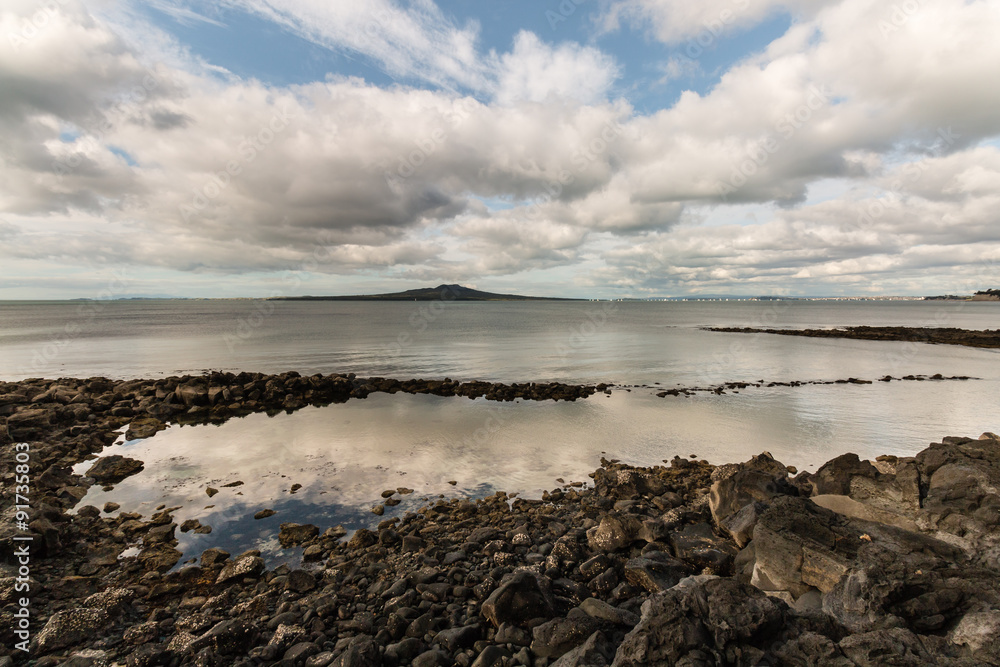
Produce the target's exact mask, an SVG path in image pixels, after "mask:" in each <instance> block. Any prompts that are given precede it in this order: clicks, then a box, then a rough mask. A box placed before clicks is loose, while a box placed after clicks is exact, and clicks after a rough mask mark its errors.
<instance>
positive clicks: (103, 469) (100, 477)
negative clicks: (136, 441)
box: [86, 454, 143, 484]
mask: <svg viewBox="0 0 1000 667" xmlns="http://www.w3.org/2000/svg"><path fill="white" fill-rule="evenodd" d="M142 468H143V463H142V461H137V460H136V459H129V458H125V457H124V456H121V455H119V454H112V455H111V456H104V457H102V458H99V459H97V462H96V463H95V464H94V465H93V466H92V467H91V468H90V470H88V471H87V473H86V474H87V476H88V477H93V478H94V479H96V480H97V481H98V482H100V483H102V484H117V483H118V482H120V481H122V480H123V479H125V478H126V477H129V476H131V475H134V474H136V473H137V472H139V471H140V470H142Z"/></svg>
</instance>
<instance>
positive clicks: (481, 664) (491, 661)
mask: <svg viewBox="0 0 1000 667" xmlns="http://www.w3.org/2000/svg"><path fill="white" fill-rule="evenodd" d="M510 657H511V653H510V651H508V650H507V649H505V648H503V647H500V646H496V645H495V644H490V645H489V646H487V647H486V648H484V649H483V650H482V652H480V654H479V656H478V657H477V658H476V659H475V661H474V662H473V663H472V667H498V666H499V665H502V664H503V660H504V659H506V658H510Z"/></svg>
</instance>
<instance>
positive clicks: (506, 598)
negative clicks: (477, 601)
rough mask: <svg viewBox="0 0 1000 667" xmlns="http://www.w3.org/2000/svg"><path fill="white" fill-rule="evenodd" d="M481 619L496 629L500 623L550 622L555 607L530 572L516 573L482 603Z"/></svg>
mask: <svg viewBox="0 0 1000 667" xmlns="http://www.w3.org/2000/svg"><path fill="white" fill-rule="evenodd" d="M481 613H482V615H483V616H484V617H485V618H486V620H488V621H489V622H490V623H492V624H493V625H494V626H495V627H500V625H501V624H503V623H511V624H513V625H523V624H524V623H526V622H527V621H529V620H531V619H534V618H550V617H551V616H552V615H553V614H554V613H555V609H554V603H553V600H552V597H551V594H550V593H549V592H548V590H547V587H543V585H542V584H541V582H540V581H539V578H538V577H537V576H536V575H535V574H534V573H532V572H529V571H525V570H519V571H517V572H514V573H513V574H511V575H508V576H507V577H505V578H504V579H503V581H502V582H501V583H500V586H498V587H497V589H496V590H495V591H493V593H492V594H490V596H489V597H488V598H487V599H486V601H484V602H483V605H482V609H481Z"/></svg>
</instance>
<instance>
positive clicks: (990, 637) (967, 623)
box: [950, 610, 1000, 656]
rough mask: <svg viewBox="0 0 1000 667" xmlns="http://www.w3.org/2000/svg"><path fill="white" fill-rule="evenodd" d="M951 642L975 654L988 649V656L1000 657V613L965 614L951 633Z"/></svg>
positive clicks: (979, 612)
mask: <svg viewBox="0 0 1000 667" xmlns="http://www.w3.org/2000/svg"><path fill="white" fill-rule="evenodd" d="M950 639H951V642H952V643H953V644H958V645H959V646H967V647H968V648H969V650H971V651H972V652H973V653H974V654H975V653H977V652H979V651H981V650H983V649H988V653H987V654H988V655H993V656H996V655H1000V611H995V610H994V611H978V612H970V613H968V614H965V615H964V616H963V617H962V619H961V620H960V621H959V622H958V623H957V624H956V625H955V629H954V630H952V631H951V637H950Z"/></svg>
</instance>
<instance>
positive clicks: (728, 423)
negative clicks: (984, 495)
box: [79, 381, 1000, 564]
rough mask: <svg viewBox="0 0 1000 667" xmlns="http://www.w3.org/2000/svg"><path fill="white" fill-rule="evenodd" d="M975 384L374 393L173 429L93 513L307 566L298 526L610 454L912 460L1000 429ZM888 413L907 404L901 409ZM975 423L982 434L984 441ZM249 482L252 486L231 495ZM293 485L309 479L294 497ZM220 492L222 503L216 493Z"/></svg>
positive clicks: (646, 460)
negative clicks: (563, 394)
mask: <svg viewBox="0 0 1000 667" xmlns="http://www.w3.org/2000/svg"><path fill="white" fill-rule="evenodd" d="M959 384H963V383H960V382H892V383H889V384H884V383H875V384H873V385H824V386H805V387H772V388H752V387H751V388H748V389H745V390H743V391H741V392H739V393H727V394H724V395H721V396H717V395H714V394H704V395H698V396H695V397H690V398H685V397H667V398H658V397H656V396H655V395H654V392H655V391H656V390H654V389H649V388H636V389H634V390H633V391H631V392H626V391H622V390H619V391H615V392H614V393H613V394H612V395H611V396H610V397H608V396H604V395H597V396H594V397H591V398H589V399H586V400H580V401H576V402H572V403H567V402H561V403H552V402H543V403H535V402H525V401H518V402H513V403H496V402H490V401H486V400H483V399H477V400H474V401H472V400H469V399H466V398H457V397H437V396H427V395H415V396H413V395H408V394H395V395H387V394H373V395H371V396H370V397H369V398H368V399H365V400H352V401H349V402H347V403H345V404H338V405H331V406H328V407H325V408H305V409H303V410H301V411H299V412H296V413H293V414H280V415H277V416H274V417H268V416H267V415H264V414H257V415H251V416H248V417H245V418H242V419H234V420H231V421H229V422H227V423H226V424H223V425H221V426H211V425H208V426H185V427H181V426H172V427H170V428H169V429H167V430H166V431H163V432H161V433H159V434H157V435H156V436H154V437H152V438H149V439H147V440H144V441H142V440H137V441H131V442H127V443H124V444H122V445H115V446H112V447H110V448H108V449H107V450H106V451H105V454H113V453H120V454H123V455H126V456H130V457H133V458H138V459H140V460H142V461H144V462H145V463H146V468H145V470H144V471H143V472H141V473H139V474H138V475H135V476H133V477H130V478H128V479H126V480H125V481H123V482H122V483H120V484H118V485H117V486H116V487H115V489H114V490H113V491H110V492H104V491H101V490H100V488H99V487H93V488H92V490H91V492H90V493H89V494H88V496H87V497H86V498H85V499H84V500H83V502H82V503H81V506H82V505H85V504H93V505H96V506H98V507H101V506H102V505H103V504H104V503H105V502H107V501H114V502H117V503H119V504H120V505H121V506H122V507H121V511H138V512H140V513H142V514H143V515H145V516H149V515H150V514H152V513H153V511H154V509H155V508H156V507H157V506H159V505H167V506H171V507H173V506H181V507H182V509H181V510H179V511H178V512H177V514H176V515H175V517H176V520H177V521H178V523H180V522H182V521H184V520H186V519H189V518H197V519H199V520H200V521H201V522H202V523H203V524H207V525H211V526H212V527H213V532H212V533H211V534H210V535H194V534H192V533H188V534H180V533H178V536H179V537H180V540H181V544H180V546H179V547H178V548H180V549H181V550H182V551H184V552H185V555H186V556H191V555H197V554H198V553H200V552H201V551H202V550H204V549H206V548H208V547H209V546H222V547H223V548H227V549H228V550H230V551H232V552H234V553H236V552H240V551H243V550H246V549H249V548H252V547H253V548H260V549H262V550H263V551H264V552H265V555H266V556H267V557H268V559H269V561H270V562H271V564H277V563H279V562H285V561H291V562H294V561H295V560H296V558H297V552H294V551H288V552H282V550H280V548H279V546H278V543H277V530H278V527H279V525H280V524H281V523H283V522H286V521H294V522H298V523H303V522H304V523H313V524H316V525H317V526H320V528H321V529H325V528H327V527H330V526H335V525H338V524H343V525H344V526H345V527H346V528H348V529H349V530H354V529H357V528H360V527H368V528H372V527H374V526H375V525H376V524H377V523H378V522H379V521H380V520H382V519H384V518H388V517H390V516H395V515H399V514H401V513H402V512H404V511H409V510H413V509H415V508H416V507H418V506H420V505H421V504H423V503H424V502H426V500H427V499H428V498H434V497H436V496H438V495H439V494H444V495H445V496H448V497H455V496H467V497H481V496H483V495H487V494H490V493H493V492H494V491H496V490H505V491H508V492H518V493H521V494H522V495H524V496H526V497H539V496H540V494H541V492H542V490H543V489H553V488H556V487H558V486H560V483H559V482H557V481H556V479H557V478H562V479H563V480H564V481H565V482H571V481H581V482H589V481H590V480H589V478H588V477H587V475H588V473H590V472H592V471H593V470H594V469H595V468H596V467H598V466H599V464H600V459H601V456H602V455H606V456H607V457H609V458H611V457H616V458H619V459H621V460H624V461H626V462H629V463H635V464H642V465H651V464H655V463H659V462H661V461H663V460H670V459H671V458H673V457H674V456H681V457H688V456H689V455H690V454H696V455H697V457H698V458H704V459H707V460H709V461H710V462H712V463H726V462H731V461H741V460H746V459H747V458H749V457H750V456H751V455H753V454H757V453H759V452H761V451H765V450H767V451H770V452H771V453H772V454H773V455H774V456H775V457H776V458H778V459H779V460H780V461H782V462H784V463H785V464H787V465H794V466H796V467H798V468H799V469H802V470H815V469H816V467H817V466H818V465H821V464H822V463H824V462H826V461H827V460H829V459H830V458H832V457H833V456H836V455H838V454H840V453H843V452H844V451H854V452H857V453H858V454H859V455H861V456H862V457H863V458H873V457H875V456H877V455H879V454H897V455H912V454H914V453H916V452H917V451H919V450H920V449H923V448H924V447H925V446H926V445H927V444H928V443H929V442H931V441H934V440H938V439H940V437H941V436H942V435H943V434H944V433H949V434H950V433H954V434H963V433H964V434H968V435H978V434H979V432H980V431H982V430H988V429H993V430H996V428H997V415H1000V400H998V398H997V397H998V396H1000V392H997V391H996V389H998V387H997V383H996V382H995V381H991V382H989V383H988V386H987V385H984V384H983V383H982V382H980V383H977V384H980V385H982V386H981V387H980V388H981V389H991V391H990V393H989V396H988V397H987V398H985V399H984V400H983V401H982V402H981V403H980V404H979V405H972V404H968V403H966V402H964V401H962V400H954V399H950V398H949V396H950V395H951V394H950V392H949V390H950V388H951V387H953V386H956V385H959ZM886 404H892V405H896V406H897V409H896V410H894V411H893V412H891V413H886V412H884V410H883V408H882V406H883V405H886ZM942 424H944V425H945V426H942ZM968 424H979V426H978V427H977V428H979V431H974V432H973V431H969V430H968ZM941 428H944V429H945V430H944V432H943V433H942V431H941ZM89 465H90V464H89V463H87V464H82V465H81V466H79V469H80V471H81V472H82V471H84V470H85V469H87V468H89ZM236 481H242V482H244V483H243V484H242V485H240V486H238V487H231V488H224V487H223V485H224V484H227V483H230V482H236ZM449 481H455V482H457V484H456V485H454V486H453V485H451V484H449ZM292 484H301V485H302V488H301V489H300V490H298V491H297V493H295V494H294V495H293V494H291V493H289V490H290V488H291V486H292ZM208 486H212V487H214V488H217V489H219V493H218V494H217V495H215V496H214V497H212V498H209V497H208V496H207V495H206V493H205V489H206V487H208ZM398 487H408V488H412V489H414V490H415V493H414V494H412V495H409V496H401V498H403V499H404V502H403V503H402V504H401V505H399V506H398V507H396V508H386V509H387V512H386V514H385V516H382V517H378V516H375V515H374V514H372V513H371V511H370V510H371V507H372V506H373V505H376V504H378V503H380V502H381V497H380V493H381V491H382V490H383V489H395V488H398ZM265 508H270V509H274V510H276V511H277V514H276V515H275V516H273V517H270V518H268V519H263V520H260V521H255V520H254V519H253V518H252V517H253V514H254V513H256V512H257V511H259V510H261V509H265Z"/></svg>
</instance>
